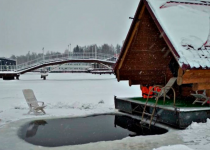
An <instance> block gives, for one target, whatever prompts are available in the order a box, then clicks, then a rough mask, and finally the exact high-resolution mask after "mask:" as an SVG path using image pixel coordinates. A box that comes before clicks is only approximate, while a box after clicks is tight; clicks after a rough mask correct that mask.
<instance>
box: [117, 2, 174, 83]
mask: <svg viewBox="0 0 210 150" xmlns="http://www.w3.org/2000/svg"><path fill="white" fill-rule="evenodd" d="M140 7H141V11H140V12H139V14H136V15H138V20H136V21H135V20H134V22H133V24H135V25H134V26H135V27H134V29H133V30H132V31H131V32H132V33H131V36H130V38H129V39H127V40H128V41H127V44H125V45H124V49H126V51H125V52H124V53H123V56H122V59H121V60H120V61H118V65H116V67H115V72H116V75H117V79H118V81H120V80H129V84H130V85H135V84H147V85H154V84H165V82H166V80H167V79H168V78H170V77H172V76H173V74H172V73H171V71H170V69H169V63H170V61H171V60H172V58H173V56H172V53H171V52H170V50H169V48H168V46H167V44H166V42H165V40H164V39H163V35H162V34H161V33H160V31H159V30H158V28H157V26H156V24H155V22H154V20H153V18H152V17H151V15H150V13H149V11H148V10H147V8H146V7H145V5H144V4H143V2H140ZM137 12H138V11H137Z"/></svg>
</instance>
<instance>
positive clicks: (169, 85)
mask: <svg viewBox="0 0 210 150" xmlns="http://www.w3.org/2000/svg"><path fill="white" fill-rule="evenodd" d="M176 79H177V78H176V77H173V78H170V80H169V81H168V83H167V84H166V85H165V86H164V87H162V88H160V89H161V90H160V92H158V91H152V92H153V93H155V95H154V96H153V97H155V98H160V97H164V93H165V96H166V98H168V99H170V97H169V96H168V95H166V94H167V93H168V91H169V90H170V89H171V88H172V86H173V85H174V83H175V81H176Z"/></svg>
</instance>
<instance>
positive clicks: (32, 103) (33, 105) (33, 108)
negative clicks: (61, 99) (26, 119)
mask: <svg viewBox="0 0 210 150" xmlns="http://www.w3.org/2000/svg"><path fill="white" fill-rule="evenodd" d="M23 95H24V97H25V99H26V102H27V104H28V106H29V109H30V110H29V112H28V114H30V112H33V113H34V114H35V115H37V114H38V113H40V112H43V113H44V114H46V113H45V111H44V108H45V107H46V105H44V102H40V101H37V99H36V97H35V95H34V92H33V90H31V89H24V90H23ZM39 103H41V105H39Z"/></svg>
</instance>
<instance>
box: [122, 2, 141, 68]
mask: <svg viewBox="0 0 210 150" xmlns="http://www.w3.org/2000/svg"><path fill="white" fill-rule="evenodd" d="M144 9H145V5H144V6H143V8H142V10H141V12H140V15H139V17H138V19H139V20H140V19H141V17H142V15H143V13H144ZM139 22H140V21H138V22H136V24H135V27H134V30H133V32H132V34H131V37H130V40H129V42H128V45H127V47H126V50H125V52H124V54H123V56H122V59H121V60H120V64H119V67H118V69H121V67H122V64H123V62H124V60H125V57H126V55H127V52H128V50H129V48H130V46H131V43H132V41H133V38H134V36H135V35H136V31H137V30H138V26H139Z"/></svg>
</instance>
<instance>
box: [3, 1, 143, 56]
mask: <svg viewBox="0 0 210 150" xmlns="http://www.w3.org/2000/svg"><path fill="white" fill-rule="evenodd" d="M138 3H139V0H0V57H3V56H4V57H9V56H11V55H12V54H15V55H21V54H26V53H27V52H28V51H30V52H42V48H43V47H45V51H60V52H63V51H64V50H65V49H66V48H67V47H68V44H70V43H71V45H72V46H71V47H72V48H73V47H74V46H75V45H77V44H78V45H80V46H84V45H90V44H99V45H101V44H103V43H108V44H113V45H114V46H115V45H116V44H117V43H119V44H122V41H123V40H124V39H125V37H126V34H127V32H128V29H129V27H130V24H131V20H129V19H128V17H130V16H134V14H135V11H136V8H137V5H138Z"/></svg>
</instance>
